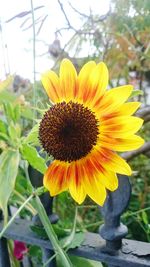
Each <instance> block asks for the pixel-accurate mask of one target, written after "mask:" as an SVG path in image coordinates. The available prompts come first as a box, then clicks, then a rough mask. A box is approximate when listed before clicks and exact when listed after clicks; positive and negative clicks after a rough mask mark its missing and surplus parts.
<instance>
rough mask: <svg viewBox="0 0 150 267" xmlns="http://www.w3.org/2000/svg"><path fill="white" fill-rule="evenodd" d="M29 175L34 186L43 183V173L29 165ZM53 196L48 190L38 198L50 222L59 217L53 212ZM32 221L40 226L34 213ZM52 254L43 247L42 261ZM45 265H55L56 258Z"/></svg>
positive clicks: (50, 266) (52, 253)
mask: <svg viewBox="0 0 150 267" xmlns="http://www.w3.org/2000/svg"><path fill="white" fill-rule="evenodd" d="M28 171H29V177H30V180H31V183H32V185H33V186H34V187H35V188H36V187H39V186H42V185H43V174H41V173H40V172H39V171H37V170H35V169H33V168H32V167H31V166H29V170H28ZM53 199H54V198H53V197H50V194H49V192H45V193H44V194H42V195H41V196H40V200H41V202H42V204H43V206H44V208H45V211H46V213H47V215H48V217H49V219H50V222H51V223H56V222H57V221H58V219H59V217H58V215H57V214H55V213H53ZM32 221H33V223H34V224H35V225H37V226H42V223H41V221H40V218H39V216H38V214H37V215H35V216H34V217H33V219H32ZM53 255H54V252H53V251H52V250H49V249H43V261H44V262H46V261H47V260H48V259H49V258H51V257H52V256H53ZM47 267H56V258H54V259H52V261H51V262H50V263H49V264H47Z"/></svg>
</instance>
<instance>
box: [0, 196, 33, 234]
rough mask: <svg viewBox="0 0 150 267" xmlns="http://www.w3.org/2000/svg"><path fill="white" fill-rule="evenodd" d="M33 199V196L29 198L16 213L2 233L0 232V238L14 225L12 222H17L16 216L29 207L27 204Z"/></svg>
mask: <svg viewBox="0 0 150 267" xmlns="http://www.w3.org/2000/svg"><path fill="white" fill-rule="evenodd" d="M32 198H33V195H31V196H29V197H28V198H27V199H26V201H25V202H24V203H23V204H22V205H21V206H20V208H19V209H18V210H17V211H16V213H15V214H14V215H13V216H12V217H11V219H10V220H9V222H8V223H7V224H6V225H5V226H4V228H3V229H2V231H1V232H0V238H1V237H2V236H3V234H4V233H5V232H6V230H7V228H8V227H9V226H10V225H11V224H12V222H13V221H14V220H15V218H16V216H17V215H18V214H19V213H20V211H21V210H22V209H23V208H24V207H25V206H26V205H27V203H28V202H29V201H30V200H31V199H32Z"/></svg>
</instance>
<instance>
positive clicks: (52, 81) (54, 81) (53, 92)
mask: <svg viewBox="0 0 150 267" xmlns="http://www.w3.org/2000/svg"><path fill="white" fill-rule="evenodd" d="M41 81H42V84H43V86H44V88H45V91H46V93H47V95H48V96H49V98H50V100H51V101H52V102H54V103H57V102H59V100H60V98H61V97H62V96H61V94H60V85H59V79H58V76H57V74H56V73H55V72H54V71H51V70H50V71H47V72H46V73H44V74H42V75H41Z"/></svg>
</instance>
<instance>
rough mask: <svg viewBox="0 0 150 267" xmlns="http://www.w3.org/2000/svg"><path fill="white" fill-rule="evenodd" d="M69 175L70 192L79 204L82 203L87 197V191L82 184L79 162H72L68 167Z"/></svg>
mask: <svg viewBox="0 0 150 267" xmlns="http://www.w3.org/2000/svg"><path fill="white" fill-rule="evenodd" d="M68 176H69V177H70V179H69V191H70V194H71V196H72V198H73V199H74V200H75V201H76V202H77V203H78V204H81V203H82V202H83V201H84V199H85V197H86V193H85V190H84V188H83V185H82V176H81V171H80V166H79V165H78V164H77V162H75V163H74V162H73V163H72V164H70V167H69V169H68Z"/></svg>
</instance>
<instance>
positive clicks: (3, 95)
mask: <svg viewBox="0 0 150 267" xmlns="http://www.w3.org/2000/svg"><path fill="white" fill-rule="evenodd" d="M15 99H16V96H15V95H14V94H13V93H11V92H10V91H8V90H3V91H2V92H1V91H0V104H3V103H8V102H14V101H15Z"/></svg>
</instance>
